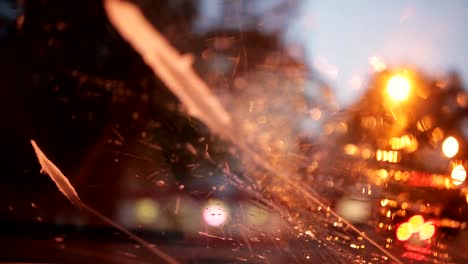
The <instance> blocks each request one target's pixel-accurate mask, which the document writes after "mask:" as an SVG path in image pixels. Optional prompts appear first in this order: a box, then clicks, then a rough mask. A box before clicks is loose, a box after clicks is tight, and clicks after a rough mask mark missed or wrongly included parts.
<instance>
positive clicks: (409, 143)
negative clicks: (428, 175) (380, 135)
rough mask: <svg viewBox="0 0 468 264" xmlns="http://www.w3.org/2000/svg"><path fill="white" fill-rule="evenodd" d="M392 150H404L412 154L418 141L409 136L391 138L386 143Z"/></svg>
mask: <svg viewBox="0 0 468 264" xmlns="http://www.w3.org/2000/svg"><path fill="white" fill-rule="evenodd" d="M388 143H389V145H390V146H391V148H392V149H406V150H407V151H409V152H413V151H415V150H416V149H417V148H418V141H417V140H416V139H415V138H414V137H413V136H411V135H404V136H402V137H393V138H391V139H390V140H389V141H388Z"/></svg>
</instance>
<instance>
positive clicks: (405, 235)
mask: <svg viewBox="0 0 468 264" xmlns="http://www.w3.org/2000/svg"><path fill="white" fill-rule="evenodd" d="M412 234H413V229H412V226H411V224H410V223H403V224H401V225H400V226H399V227H398V228H397V231H396V236H397V239H398V240H400V241H406V240H408V239H409V238H410V237H411V235H412Z"/></svg>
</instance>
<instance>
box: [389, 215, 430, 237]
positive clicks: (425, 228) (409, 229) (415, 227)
mask: <svg viewBox="0 0 468 264" xmlns="http://www.w3.org/2000/svg"><path fill="white" fill-rule="evenodd" d="M416 233H419V237H420V238H421V239H422V240H426V239H430V238H432V237H433V236H434V234H435V226H434V225H433V224H432V223H431V222H425V221H424V218H423V217H422V216H421V215H415V216H412V217H411V218H410V219H409V220H408V221H407V222H404V223H402V224H400V225H399V226H398V228H397V230H396V237H397V239H398V240H400V241H406V240H408V239H410V238H411V236H412V235H413V234H416Z"/></svg>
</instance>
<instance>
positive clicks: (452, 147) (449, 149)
mask: <svg viewBox="0 0 468 264" xmlns="http://www.w3.org/2000/svg"><path fill="white" fill-rule="evenodd" d="M458 148H459V144H458V141H457V140H456V139H455V138H454V137H448V138H446V139H445V140H444V143H442V152H443V153H444V155H445V156H446V157H447V158H453V157H454V156H455V155H457V153H458Z"/></svg>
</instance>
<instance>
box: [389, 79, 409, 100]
mask: <svg viewBox="0 0 468 264" xmlns="http://www.w3.org/2000/svg"><path fill="white" fill-rule="evenodd" d="M410 88H411V82H410V80H409V79H408V78H406V77H405V76H403V75H395V76H392V77H391V78H390V79H389V80H388V81H387V95H388V96H389V97H390V99H392V100H393V101H396V102H401V101H404V100H406V99H407V98H408V96H409V94H410Z"/></svg>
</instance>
